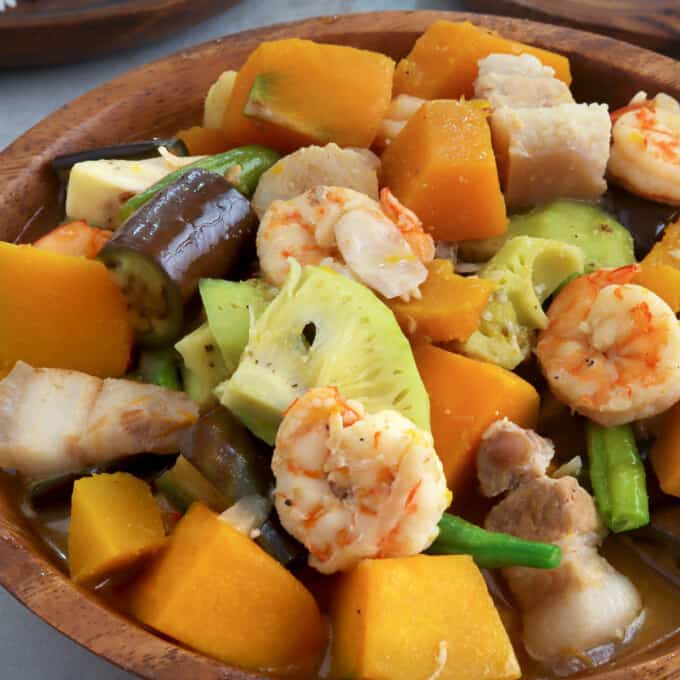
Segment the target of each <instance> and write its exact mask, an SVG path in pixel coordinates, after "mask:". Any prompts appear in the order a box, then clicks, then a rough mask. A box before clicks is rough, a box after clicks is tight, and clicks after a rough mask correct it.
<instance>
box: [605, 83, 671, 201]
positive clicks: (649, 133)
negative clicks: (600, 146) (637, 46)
mask: <svg viewBox="0 0 680 680" xmlns="http://www.w3.org/2000/svg"><path fill="white" fill-rule="evenodd" d="M612 119H613V120H614V127H613V130H612V135H613V141H614V143H613V145H612V149H611V155H610V157H609V165H608V167H607V172H608V174H609V176H610V177H611V178H612V179H613V180H614V181H616V182H617V183H618V184H621V185H622V186H624V187H625V188H626V189H628V190H629V191H631V192H633V193H634V194H638V195H640V196H644V197H645V198H649V199H651V200H653V201H660V202H662V203H670V204H671V205H680V103H678V102H677V101H676V100H675V99H673V98H672V97H669V96H668V95H665V94H657V95H656V97H654V99H647V94H646V93H645V92H638V93H637V94H636V95H635V96H634V97H633V99H631V101H630V104H629V105H628V106H626V107H624V108H623V109H620V110H619V111H615V112H614V113H613V114H612Z"/></svg>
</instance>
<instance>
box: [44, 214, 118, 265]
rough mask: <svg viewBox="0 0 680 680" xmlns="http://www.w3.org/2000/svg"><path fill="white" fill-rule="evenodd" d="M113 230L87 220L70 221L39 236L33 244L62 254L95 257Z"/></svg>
mask: <svg viewBox="0 0 680 680" xmlns="http://www.w3.org/2000/svg"><path fill="white" fill-rule="evenodd" d="M112 233H113V232H111V231H109V230H108V229H97V228H96V227H91V226H89V225H88V223H87V222H84V221H78V222H69V223H68V224H62V225H61V226H60V227H57V228H56V229H53V230H52V231H51V232H49V234H45V236H43V237H42V238H39V239H38V240H37V241H36V242H35V243H34V244H33V246H34V247H35V248H41V249H42V250H49V251H51V252H53V253H59V254H60V255H82V256H83V257H89V258H94V257H97V253H98V252H99V251H100V250H101V249H102V247H103V246H104V244H105V243H106V242H107V241H108V240H109V239H110V238H111V234H112Z"/></svg>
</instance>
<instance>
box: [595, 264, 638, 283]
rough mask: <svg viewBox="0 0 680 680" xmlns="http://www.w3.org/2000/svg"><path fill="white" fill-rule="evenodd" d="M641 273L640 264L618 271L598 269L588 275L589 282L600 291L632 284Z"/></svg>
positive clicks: (630, 265) (628, 265) (621, 268)
mask: <svg viewBox="0 0 680 680" xmlns="http://www.w3.org/2000/svg"><path fill="white" fill-rule="evenodd" d="M639 271H640V265H638V264H627V265H625V266H624V267H617V268H616V269H598V270H597V271H594V272H593V273H592V274H588V281H589V282H590V283H591V284H593V285H594V286H595V287H596V288H598V289H600V288H604V287H605V286H611V285H619V286H621V285H623V284H625V283H630V282H631V281H632V280H633V279H634V278H635V275H636V274H637V273H638V272H639Z"/></svg>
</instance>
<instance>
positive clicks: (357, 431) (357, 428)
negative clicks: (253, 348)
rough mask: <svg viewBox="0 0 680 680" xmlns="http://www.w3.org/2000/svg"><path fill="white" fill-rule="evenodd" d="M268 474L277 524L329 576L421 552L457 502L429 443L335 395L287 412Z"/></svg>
mask: <svg viewBox="0 0 680 680" xmlns="http://www.w3.org/2000/svg"><path fill="white" fill-rule="evenodd" d="M272 470H273V471H274V476H275V477H276V487H275V489H274V502H275V504H276V509H277V511H278V513H279V517H280V519H281V523H282V524H283V526H284V527H285V528H286V530H287V531H288V532H289V533H291V534H292V535H293V536H295V538H297V539H298V540H299V541H301V542H302V543H304V544H305V546H306V547H307V549H308V550H309V564H310V565H311V566H312V567H315V568H316V569H318V570H319V571H320V572H322V573H324V574H330V573H333V572H335V571H339V570H347V569H351V568H352V567H353V566H354V565H355V564H357V562H359V561H360V560H361V559H364V558H372V557H398V556H405V555H414V554H417V553H419V552H421V551H423V550H425V549H426V548H428V547H429V546H430V544H431V543H432V542H433V541H434V539H435V538H436V537H437V535H438V533H439V531H438V528H437V524H438V522H439V520H440V518H441V516H442V513H443V512H444V510H445V509H446V508H447V507H448V505H449V503H450V502H451V493H450V492H449V491H448V490H447V488H446V479H445V477H444V471H443V469H442V464H441V462H440V460H439V458H438V456H437V454H436V453H435V450H434V446H433V443H432V436H431V435H430V434H429V433H427V432H425V431H423V430H421V429H419V428H418V427H416V426H415V425H414V424H413V423H412V422H411V421H410V420H408V419H407V418H404V417H403V416H402V415H400V414H398V413H396V412H395V411H380V412H379V413H374V414H370V415H368V414H366V412H365V410H364V407H363V406H362V405H361V404H360V403H359V402H356V401H352V400H345V399H343V398H342V397H341V396H340V394H339V393H338V391H337V389H335V388H333V387H319V388H313V389H311V390H309V391H308V392H306V393H305V394H304V395H303V396H302V397H300V398H299V399H297V400H296V401H295V402H293V404H292V405H291V406H290V408H289V409H288V411H287V412H286V415H285V417H284V419H283V421H282V423H281V425H280V427H279V431H278V434H277V436H276V448H275V449H274V457H273V459H272Z"/></svg>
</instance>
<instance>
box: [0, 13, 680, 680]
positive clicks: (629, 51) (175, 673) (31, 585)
mask: <svg viewBox="0 0 680 680" xmlns="http://www.w3.org/2000/svg"><path fill="white" fill-rule="evenodd" d="M436 19H451V20H454V21H460V20H465V19H469V20H471V21H473V22H475V23H478V24H481V25H483V26H488V27H489V28H493V29H496V30H498V31H501V32H502V33H503V35H505V36H507V37H509V38H515V39H518V40H522V41H525V42H529V43H532V44H535V45H538V46H540V47H545V48H548V49H552V50H557V51H559V52H562V53H563V54H565V55H567V56H568V57H569V58H570V60H571V65H572V70H573V74H574V86H573V91H574V94H575V96H576V98H577V99H578V100H580V101H606V102H608V103H609V104H610V105H611V106H613V107H617V106H621V105H623V104H625V103H627V102H628V100H629V99H630V97H631V96H632V95H633V94H634V93H635V92H636V91H638V90H640V89H644V90H647V91H648V92H649V93H650V94H651V95H654V94H656V93H657V92H658V91H664V92H667V93H668V94H671V95H673V96H675V97H678V98H680V64H678V63H677V62H675V61H673V60H671V59H669V58H667V57H662V56H660V55H657V54H654V53H653V52H648V51H646V50H643V49H640V48H637V47H633V46H631V45H627V44H625V43H621V42H617V41H615V40H612V39H609V38H605V37H602V36H598V35H592V34H589V33H583V32H579V31H575V30H572V29H568V28H560V27H556V26H549V25H545V24H537V23H532V22H529V21H522V20H519V19H508V18H504V17H495V16H494V17H490V16H483V15H469V14H464V13H458V12H427V11H416V12H384V13H373V14H355V15H347V16H342V17H332V18H331V17H327V18H318V19H311V20H308V21H302V22H298V23H292V24H286V25H279V26H273V27H270V28H264V29H259V30H255V31H248V32H246V33H241V34H238V35H233V36H229V37H226V38H222V39H220V40H216V41H213V42H209V43H206V44H204V45H199V46H198V47H194V48H192V49H190V50H187V51H185V52H182V53H179V54H176V55H174V56H171V57H168V58H165V59H162V60H160V61H157V62H154V63H152V64H149V65H147V66H144V67H142V68H139V69H136V70H134V71H132V72H130V73H128V74H127V75H125V76H122V77H120V78H117V79H116V80H113V81H111V82H109V83H107V84H106V85H103V86H101V87H99V88H97V89H95V90H93V91H91V92H89V93H88V94H85V95H83V96H82V97H80V98H78V99H76V100H75V101H73V102H72V103H70V104H68V105H66V106H65V107H63V108H61V109H59V110H58V111H56V112H55V113H53V114H52V115H51V116H49V117H48V118H46V119H45V120H44V121H42V122H41V123H39V124H38V125H36V126H35V127H34V128H33V129H31V130H30V131H29V132H27V133H26V134H24V135H23V136H21V137H20V138H19V139H17V140H16V141H15V142H14V143H13V144H12V145H11V146H9V147H8V148H7V149H6V150H5V151H4V152H2V153H0V215H1V216H2V220H0V238H2V239H4V240H9V241H15V240H22V239H23V240H30V239H31V238H33V237H34V236H35V235H36V234H38V233H40V232H41V231H42V230H44V229H45V228H46V227H47V226H48V225H50V224H52V225H54V223H55V220H56V219H58V218H59V215H58V212H57V201H56V189H57V186H56V181H55V179H54V177H53V176H52V173H51V171H50V168H49V167H48V162H49V161H50V159H52V158H53V157H54V156H56V155H58V154H63V153H67V152H72V151H76V150H81V149H86V148H94V147H98V146H103V145H106V144H115V143H121V142H126V141H131V140H135V139H146V138H149V137H151V136H153V135H160V134H168V133H172V132H173V131H175V130H177V129H178V128H181V127H186V126H188V125H191V124H196V123H197V122H198V121H199V120H200V118H201V109H202V103H203V98H204V97H205V94H206V92H207V89H208V87H209V86H210V84H211V83H212V82H213V81H214V80H215V79H216V78H217V76H218V75H219V74H220V73H221V72H222V71H223V70H225V69H228V68H233V69H238V68H239V67H240V66H241V65H242V64H243V62H244V60H245V58H246V56H247V55H248V53H249V52H250V51H251V50H253V49H254V48H255V47H256V46H257V45H258V44H259V43H260V42H261V41H263V40H272V39H276V38H283V37H291V36H296V37H302V38H311V39H314V40H318V41H321V42H330V43H340V44H347V45H353V46H355V47H362V48H366V49H371V50H377V51H380V52H384V53H386V54H389V55H391V56H392V57H395V58H399V57H401V56H403V55H404V54H406V53H407V52H408V50H409V49H410V47H411V46H412V44H413V42H414V40H415V39H416V38H417V37H418V35H419V34H420V33H422V31H424V30H425V29H426V28H427V26H429V25H430V24H431V23H432V22H433V21H435V20H436ZM0 584H2V585H3V586H4V587H5V588H7V589H8V590H9V591H10V592H12V593H13V594H14V595H15V596H16V597H17V599H19V600H20V601H21V602H23V603H24V604H25V605H26V606H27V607H29V608H30V609H32V610H33V611H34V612H35V613H36V614H38V615H39V616H41V617H42V618H43V619H44V620H45V621H47V622H48V623H50V624H51V625H52V626H54V627H55V628H56V629H57V630H59V631H61V632H62V633H64V634H65V635H68V636H69V637H70V638H72V639H73V640H75V641H76V642H78V643H80V644H81V645H83V646H84V647H87V648H88V649H90V650H91V651H93V652H95V653H96V654H99V655H101V656H103V657H105V658H107V659H109V660H110V661H112V662H114V663H116V664H119V665H120V666H122V667H124V668H126V669H128V670H130V671H133V672H135V673H138V674H139V675H141V676H143V677H145V678H154V679H159V680H160V679H167V680H181V679H191V680H217V679H218V678H219V679H221V680H246V679H252V680H255V678H257V677H261V676H256V675H253V674H249V673H245V672H243V671H239V670H237V669H233V668H228V667H226V666H224V665H223V664H221V663H219V662H218V661H215V660H213V659H209V658H208V657H205V656H203V655H201V654H198V653H195V652H192V651H190V650H187V649H185V648H183V647H181V646H179V645H176V644H173V643H172V642H169V641H167V640H166V639H163V638H161V637H158V636H156V635H154V634H152V633H150V632H148V631H147V630H145V629H143V628H142V627H140V626H139V625H137V624H135V623H133V622H131V621H129V620H128V619H126V618H125V617H124V616H122V615H121V614H119V613H118V612H116V611H115V610H113V609H111V608H109V607H108V606H107V605H106V604H105V603H104V602H103V601H101V600H99V599H98V598H97V597H96V596H95V595H93V594H92V593H90V592H87V591H85V590H81V589H79V588H76V587H75V586H73V585H72V584H71V583H70V581H69V580H68V578H67V577H66V575H65V574H64V573H62V571H61V570H60V569H59V567H58V566H57V565H56V564H55V563H54V562H53V561H51V559H50V557H49V555H48V553H47V552H46V550H45V548H44V547H43V545H42V544H41V542H40V540H39V539H38V537H37V536H36V535H35V534H33V533H32V531H31V530H30V528H29V527H28V525H27V523H26V522H25V521H24V519H23V518H22V516H21V514H20V512H19V509H18V507H17V504H16V502H15V497H14V494H13V493H12V490H11V484H10V482H9V480H8V479H7V478H5V477H3V476H0ZM578 677H581V678H585V677H588V678H594V677H596V678H598V679H599V680H671V679H672V678H678V677H680V639H671V640H668V641H666V642H664V643H662V644H661V645H659V646H658V647H655V648H654V649H652V650H648V651H645V652H642V653H640V654H638V655H635V656H634V657H630V658H627V659H622V660H621V661H619V662H618V663H617V664H615V665H610V666H607V667H606V668H605V669H602V670H599V671H598V670H597V669H595V670H594V671H591V672H589V673H586V674H582V675H580V676H578Z"/></svg>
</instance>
